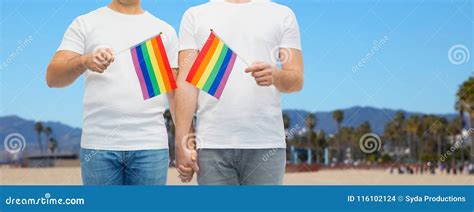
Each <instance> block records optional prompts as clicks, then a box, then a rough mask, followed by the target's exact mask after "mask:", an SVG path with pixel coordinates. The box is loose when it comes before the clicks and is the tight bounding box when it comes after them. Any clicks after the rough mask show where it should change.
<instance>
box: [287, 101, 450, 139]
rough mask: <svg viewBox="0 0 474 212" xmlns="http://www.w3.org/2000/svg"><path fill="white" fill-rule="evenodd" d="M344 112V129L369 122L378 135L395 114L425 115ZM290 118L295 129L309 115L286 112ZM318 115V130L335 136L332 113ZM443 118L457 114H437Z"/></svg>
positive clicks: (359, 110) (363, 109)
mask: <svg viewBox="0 0 474 212" xmlns="http://www.w3.org/2000/svg"><path fill="white" fill-rule="evenodd" d="M342 111H343V112H344V121H343V123H342V126H343V127H358V126H359V125H360V124H362V123H364V122H365V121H368V122H369V123H370V126H371V127H372V130H373V131H374V132H375V133H377V134H383V131H384V128H385V124H386V123H387V122H389V121H391V120H392V118H393V117H394V116H395V114H396V113H397V112H399V111H402V112H404V113H405V116H406V117H407V118H408V117H410V116H413V115H423V113H417V112H407V111H403V110H392V109H378V108H374V107H359V106H356V107H351V108H347V109H343V110H342ZM283 112H284V113H287V114H288V116H289V117H290V127H295V126H296V124H298V126H300V127H304V119H305V117H306V116H307V115H308V113H309V112H308V111H305V110H284V111H283ZM315 115H316V120H317V122H316V129H317V130H324V131H325V132H327V133H330V134H334V133H335V132H336V124H335V122H334V119H333V118H332V111H329V112H315ZM436 115H439V116H443V117H445V118H447V119H448V120H452V119H454V118H455V117H456V116H457V115H456V114H436Z"/></svg>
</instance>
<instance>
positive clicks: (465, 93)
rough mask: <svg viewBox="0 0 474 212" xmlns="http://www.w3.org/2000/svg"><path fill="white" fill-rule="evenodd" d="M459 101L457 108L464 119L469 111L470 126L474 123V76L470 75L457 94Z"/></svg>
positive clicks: (472, 136)
mask: <svg viewBox="0 0 474 212" xmlns="http://www.w3.org/2000/svg"><path fill="white" fill-rule="evenodd" d="M456 96H457V99H458V101H457V102H456V105H455V107H456V109H457V110H458V111H459V113H460V115H461V118H462V120H464V119H463V118H464V113H465V112H466V113H468V114H469V117H470V126H471V127H473V126H474V125H473V124H474V77H469V79H467V80H466V81H465V82H463V83H462V85H461V86H460V87H459V90H458V92H457V94H456ZM470 136H471V153H472V152H474V144H473V143H474V135H473V134H471V135H470ZM472 161H474V154H471V162H472Z"/></svg>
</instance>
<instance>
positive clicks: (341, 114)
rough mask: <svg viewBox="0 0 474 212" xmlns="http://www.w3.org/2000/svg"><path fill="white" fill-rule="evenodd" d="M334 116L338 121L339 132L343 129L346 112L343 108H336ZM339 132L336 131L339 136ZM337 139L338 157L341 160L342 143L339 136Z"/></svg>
mask: <svg viewBox="0 0 474 212" xmlns="http://www.w3.org/2000/svg"><path fill="white" fill-rule="evenodd" d="M332 118H333V119H334V121H335V122H336V128H337V132H339V130H340V129H341V123H342V121H343V120H344V112H343V111H342V110H336V111H334V112H333V113H332ZM337 134H338V133H336V136H337ZM335 141H336V146H337V147H336V157H337V159H338V161H339V159H340V157H341V155H340V154H341V144H340V141H339V138H337V137H335Z"/></svg>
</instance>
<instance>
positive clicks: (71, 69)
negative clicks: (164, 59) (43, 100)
mask: <svg viewBox="0 0 474 212" xmlns="http://www.w3.org/2000/svg"><path fill="white" fill-rule="evenodd" d="M82 57H83V56H77V57H74V58H72V59H69V60H66V61H64V60H61V59H56V61H52V62H51V63H50V65H49V66H48V71H47V73H46V82H47V84H48V86H49V87H57V88H61V87H66V86H68V85H70V84H72V83H73V82H74V81H75V80H76V79H77V78H78V77H79V76H81V74H83V73H84V72H85V71H86V70H87V68H86V67H85V65H84V64H83V62H82V59H83V58H82ZM60 60H61V61H60Z"/></svg>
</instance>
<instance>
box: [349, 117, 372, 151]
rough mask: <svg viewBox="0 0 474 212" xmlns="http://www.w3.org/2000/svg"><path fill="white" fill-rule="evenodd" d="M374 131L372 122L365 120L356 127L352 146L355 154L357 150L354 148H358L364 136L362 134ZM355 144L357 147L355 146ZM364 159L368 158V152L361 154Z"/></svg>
mask: <svg viewBox="0 0 474 212" xmlns="http://www.w3.org/2000/svg"><path fill="white" fill-rule="evenodd" d="M371 132H372V128H371V127H370V123H369V122H367V121H365V122H364V123H362V124H361V125H360V126H359V127H358V128H357V129H355V132H354V137H355V138H354V141H355V142H353V143H352V145H351V148H352V151H351V152H353V154H355V152H356V151H354V149H357V147H359V140H360V139H361V138H362V136H364V135H365V134H367V133H371ZM354 146H355V147H354ZM357 152H358V153H362V151H357ZM361 155H362V157H363V159H366V156H367V155H366V154H361Z"/></svg>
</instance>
